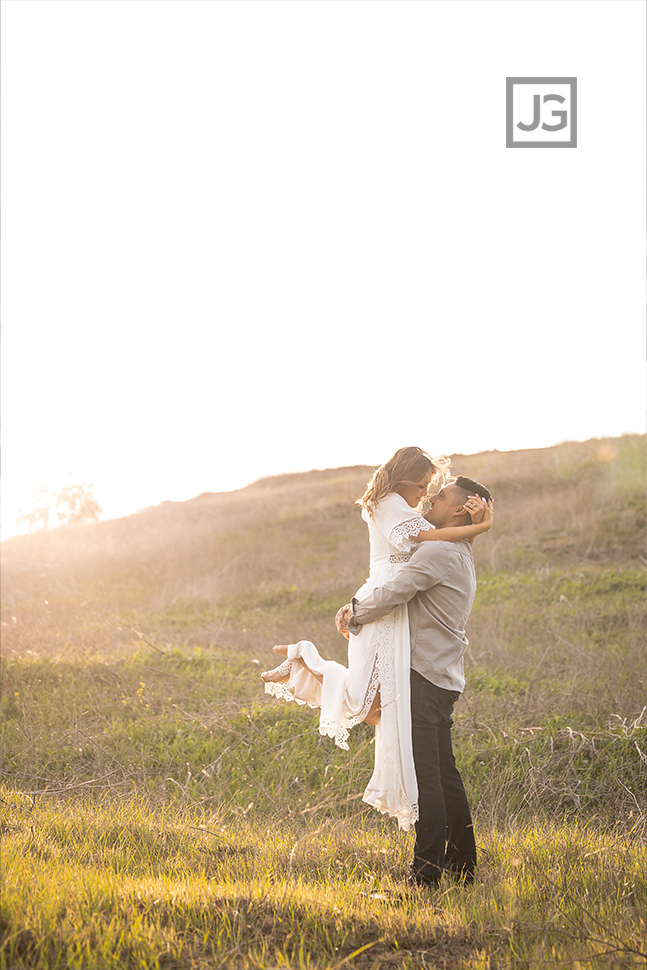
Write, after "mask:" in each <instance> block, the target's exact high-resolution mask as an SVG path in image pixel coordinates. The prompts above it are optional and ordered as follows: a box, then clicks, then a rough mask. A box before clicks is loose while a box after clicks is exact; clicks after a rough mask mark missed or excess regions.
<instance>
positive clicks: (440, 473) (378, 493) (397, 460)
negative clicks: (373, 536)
mask: <svg viewBox="0 0 647 970" xmlns="http://www.w3.org/2000/svg"><path fill="white" fill-rule="evenodd" d="M450 465H451V461H450V460H449V458H444V457H443V458H430V457H429V455H428V454H427V453H426V452H425V451H423V450H422V448H414V447H410V448H399V449H398V451H396V453H395V454H394V455H393V457H392V458H389V460H388V461H387V462H385V463H384V464H383V465H380V467H379V468H378V469H377V470H376V472H375V474H374V475H373V477H372V478H371V480H370V482H369V483H368V485H367V486H366V491H365V492H364V494H363V495H362V497H361V498H358V499H357V502H356V503H355V504H356V505H361V506H362V508H363V509H366V511H367V512H368V514H369V515H371V516H372V515H373V512H374V511H375V506H376V505H377V503H378V502H379V501H380V499H383V498H384V496H385V495H388V494H389V492H394V491H396V489H397V486H398V485H419V484H420V482H421V481H422V480H423V479H424V478H425V476H427V475H428V474H429V472H431V481H432V484H434V485H437V484H440V485H442V484H443V483H444V481H445V478H446V477H447V475H448V474H449V468H450Z"/></svg>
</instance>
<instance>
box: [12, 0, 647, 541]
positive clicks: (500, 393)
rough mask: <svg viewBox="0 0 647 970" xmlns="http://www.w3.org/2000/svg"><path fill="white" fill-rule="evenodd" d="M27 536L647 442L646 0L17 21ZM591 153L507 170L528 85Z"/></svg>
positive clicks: (106, 6)
mask: <svg viewBox="0 0 647 970" xmlns="http://www.w3.org/2000/svg"><path fill="white" fill-rule="evenodd" d="M2 6H3V10H2V190H3V191H2V195H3V198H2V203H3V220H2V232H3V267H2V269H3V280H2V282H3V287H2V316H3V331H2V341H3V347H2V350H3V355H2V367H3V373H2V404H3V440H2V444H3V467H2V487H3V503H2V525H3V533H2V534H3V536H4V537H6V536H8V535H11V534H12V532H14V531H16V527H15V525H14V520H15V518H16V516H17V514H18V511H19V509H20V508H21V507H24V508H29V507H30V503H31V504H33V497H34V491H35V489H36V488H37V487H38V486H39V485H41V484H44V485H46V486H48V487H54V486H55V485H57V484H60V483H64V482H82V483H92V484H94V487H95V494H96V497H97V499H98V500H99V502H100V503H101V504H102V505H103V507H104V518H110V517H113V516H119V515H124V514H128V513H130V512H133V511H135V510H136V509H138V508H141V507H143V506H148V505H154V504H157V503H159V502H161V501H163V500H165V499H171V500H182V499H187V498H191V497H192V496H194V495H197V494H199V493H200V492H203V491H220V490H229V489H232V488H238V487H241V486H243V485H245V484H248V483H249V482H251V481H253V480H255V479H257V478H259V477H261V476H264V475H271V474H278V473H283V472H292V471H301V470H307V469H310V468H325V467H336V466H341V465H349V464H360V463H366V464H375V465H377V464H379V463H380V462H382V461H385V460H386V459H387V458H388V457H389V456H390V455H391V454H392V452H393V451H394V450H395V449H396V448H398V447H400V446H402V445H405V444H418V445H420V446H421V447H423V448H425V449H426V450H428V451H430V452H431V453H433V454H440V453H443V452H463V453H474V452H477V451H482V450H488V449H493V448H497V449H499V450H509V449H518V448H533V447H543V446H547V445H551V444H554V443H557V442H559V441H563V440H584V439H586V438H590V437H597V436H600V437H601V436H608V435H619V434H622V433H624V432H636V431H637V432H642V431H644V430H645V353H644V350H645V337H644V331H645V316H644V314H645V284H644V265H645V233H644V220H645V188H644V185H645V47H644V28H645V5H644V4H643V3H642V2H640V0H336V2H331V0H300V2H297V0H278V2H277V0H120V2H115V0H85V2H79V0H4V2H3V5H2ZM508 76H511V77H577V79H578V147H577V148H573V149H548V148H542V149H531V148H528V149H507V148H506V147H505V107H506V102H505V80H506V77H508Z"/></svg>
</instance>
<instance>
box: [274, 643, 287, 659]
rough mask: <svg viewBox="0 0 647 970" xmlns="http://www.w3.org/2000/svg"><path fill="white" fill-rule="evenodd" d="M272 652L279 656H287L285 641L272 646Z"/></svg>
mask: <svg viewBox="0 0 647 970" xmlns="http://www.w3.org/2000/svg"><path fill="white" fill-rule="evenodd" d="M272 650H273V651H274V653H278V655H279V657H287V655H288V645H287V643H279V644H277V645H276V646H275V647H272Z"/></svg>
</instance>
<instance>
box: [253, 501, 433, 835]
mask: <svg viewBox="0 0 647 970" xmlns="http://www.w3.org/2000/svg"><path fill="white" fill-rule="evenodd" d="M362 518H363V519H364V521H365V522H366V523H367V525H368V533H369V540H370V548H371V555H370V571H369V578H368V579H367V580H366V583H365V584H364V586H362V588H361V589H360V590H359V591H358V593H357V596H358V597H361V596H362V594H365V593H367V592H368V591H369V590H371V589H373V588H375V587H376V586H381V585H382V584H383V583H386V582H388V581H389V579H391V578H392V576H393V575H394V574H395V572H396V571H397V569H398V568H399V566H400V565H401V564H402V563H403V562H406V561H407V560H408V559H409V558H410V556H411V553H412V551H413V550H414V548H415V547H416V545H417V543H416V542H415V541H414V540H413V539H412V536H416V535H418V534H419V533H420V532H421V531H422V530H424V529H428V528H429V523H428V522H426V521H425V519H423V518H422V516H420V515H418V514H416V513H415V512H414V511H413V509H412V508H411V507H410V506H409V505H408V504H407V503H406V502H405V500H404V499H403V498H402V497H401V496H400V495H398V494H397V493H396V492H390V493H389V494H388V495H387V496H385V498H383V499H382V500H381V501H380V502H379V503H378V505H377V506H376V508H375V512H374V514H373V516H372V517H371V516H369V515H368V514H367V512H366V511H365V510H364V511H362ZM288 659H289V660H291V661H293V663H292V666H291V669H290V677H289V680H288V681H287V682H285V683H282V684H275V683H274V684H273V683H268V684H266V685H265V692H266V693H268V694H273V695H274V696H276V697H283V698H284V699H285V700H290V701H296V702H297V703H299V704H309V705H310V706H311V707H319V708H321V717H320V720H319V731H320V732H321V734H325V735H328V736H329V737H333V738H334V739H335V743H336V744H337V745H339V747H340V748H346V749H347V748H348V732H349V729H350V728H352V727H353V725H355V724H358V723H359V722H360V721H363V720H364V718H365V717H366V715H367V713H368V711H369V709H370V707H371V704H372V703H373V700H374V699H375V694H376V691H377V689H378V687H379V689H380V706H381V715H380V722H379V724H378V725H377V727H376V730H375V768H374V771H373V774H372V776H371V780H370V781H369V783H368V786H367V788H366V791H365V792H364V801H365V802H368V804H369V805H373V806H374V807H375V808H377V809H378V810H379V811H381V812H386V813H388V814H389V815H391V816H394V817H396V818H397V819H398V822H399V824H400V827H401V828H402V829H404V830H407V829H409V828H410V827H411V825H412V824H413V823H414V822H415V821H416V819H417V818H418V786H417V782H416V773H415V768H414V764H413V749H412V744H411V702H410V685H409V679H410V644H409V618H408V613H407V607H406V605H404V606H399V607H397V608H396V609H395V610H392V611H391V613H387V615H386V616H384V617H382V618H381V619H379V620H376V621H375V622H374V623H367V624H365V625H364V626H362V627H361V629H360V632H359V634H357V635H353V636H351V637H350V640H349V643H348V668H346V667H344V666H343V665H342V664H338V663H336V662H335V661H332V660H324V659H323V658H322V657H321V655H320V654H319V652H318V650H317V648H316V647H315V645H314V644H313V643H312V642H311V641H310V640H300V641H299V643H294V644H290V646H289V647H288Z"/></svg>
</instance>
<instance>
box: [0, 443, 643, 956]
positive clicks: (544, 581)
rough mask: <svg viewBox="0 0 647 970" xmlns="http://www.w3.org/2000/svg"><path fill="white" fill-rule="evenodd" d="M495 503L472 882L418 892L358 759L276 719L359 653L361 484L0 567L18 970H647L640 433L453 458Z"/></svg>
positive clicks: (481, 596)
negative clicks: (273, 674) (293, 686)
mask: <svg viewBox="0 0 647 970" xmlns="http://www.w3.org/2000/svg"><path fill="white" fill-rule="evenodd" d="M455 468H456V470H457V472H459V473H460V472H463V473H466V474H471V475H473V476H474V477H477V478H479V479H481V480H482V481H484V482H485V483H486V484H488V485H489V486H490V487H491V489H492V491H493V493H494V495H495V499H496V505H497V515H496V524H495V529H494V530H493V531H492V533H490V534H488V535H487V536H485V537H482V538H480V539H479V540H477V545H476V557H477V569H478V572H479V590H478V593H477V599H476V603H475V607H474V610H473V613H472V617H471V619H470V626H469V630H468V633H469V636H470V648H469V650H468V655H467V658H466V673H467V680H468V687H467V690H466V692H465V695H464V696H463V698H462V699H461V701H460V703H459V705H458V708H457V717H456V726H455V729H454V734H455V747H456V751H457V760H458V762H459V766H460V768H461V770H462V773H463V777H464V780H465V784H466V788H467V790H468V795H469V797H470V800H471V802H472V804H473V807H474V816H475V825H476V831H477V843H478V847H479V854H480V865H479V873H478V880H477V882H476V885H475V886H474V887H472V888H461V887H458V886H452V885H447V886H445V885H442V886H441V888H440V889H439V890H438V891H436V892H420V891H418V892H415V891H410V890H409V889H408V888H407V887H406V883H405V875H406V870H407V865H408V860H409V855H410V851H411V844H412V835H411V834H407V835H403V834H401V833H398V831H397V828H396V827H395V825H394V823H393V822H392V821H390V820H388V819H385V818H383V817H381V816H379V815H377V814H376V813H375V812H373V811H372V810H371V809H369V808H368V807H366V806H364V805H363V803H362V802H361V793H362V791H363V789H364V786H365V784H366V781H367V779H368V776H369V774H370V770H371V763H372V738H373V732H372V729H371V728H369V727H368V726H365V725H360V726H359V727H358V728H356V729H355V730H354V732H353V734H352V735H351V750H350V752H343V751H340V750H339V749H336V748H335V747H334V745H333V744H332V742H331V741H329V739H324V738H320V737H319V735H318V732H317V717H316V714H315V712H312V711H309V710H306V709H303V708H300V707H297V706H296V705H286V704H281V703H278V702H276V701H274V700H271V699H269V698H266V697H265V695H264V694H263V690H262V685H261V683H260V680H259V676H258V675H259V671H260V670H261V669H262V668H263V666H265V665H266V664H267V663H268V662H269V661H270V660H271V652H270V648H271V645H272V644H273V643H276V642H286V641H288V640H296V639H299V638H300V637H305V636H307V637H309V638H311V639H313V640H315V642H317V643H318V644H320V645H321V647H322V649H323V651H325V652H326V653H327V654H328V655H330V656H334V657H336V658H337V659H343V657H344V653H345V642H344V641H342V640H341V639H340V638H338V636H337V634H336V633H335V631H334V627H333V625H332V617H333V616H334V613H335V611H336V609H337V608H338V607H339V606H340V605H341V604H342V603H343V602H345V601H346V600H347V599H348V596H349V594H351V593H352V592H354V590H355V589H356V588H357V586H359V585H360V584H361V582H362V581H363V579H364V576H365V570H366V562H367V555H368V550H367V543H366V536H365V529H364V526H363V524H362V523H361V521H360V520H359V516H358V512H357V509H356V508H355V507H354V506H353V501H354V499H355V498H356V497H357V495H359V494H361V492H362V490H363V486H364V484H365V482H366V479H367V478H368V476H369V474H370V471H371V470H370V469H367V468H350V469H337V470H329V471H325V472H312V473H309V474H304V475H295V476H285V477H283V478H278V479H268V480H264V481H261V482H258V483H256V484H255V485H253V486H250V487H249V488H247V489H243V490H241V491H239V492H235V493H229V494H221V495H218V494H205V495H203V496H200V497H199V498H197V499H194V500H193V501H192V502H187V503H166V504H164V505H163V506H160V507H159V508H156V509H149V510H144V511H142V512H140V513H138V514H137V515H135V516H132V517H130V518H128V519H124V520H119V521H115V522H105V523H99V524H97V525H95V526H88V527H82V528H76V529H75V528H72V527H67V528H62V529H58V530H53V531H51V532H48V533H43V534H37V535H33V536H29V537H22V538H16V539H12V540H8V541H6V542H5V543H3V544H2V555H3V584H2V594H3V611H2V631H3V661H2V713H3V719H2V720H3V766H2V775H1V788H0V796H1V798H2V802H1V803H0V808H1V809H2V821H1V823H0V832H1V835H2V876H3V894H2V910H1V921H2V949H1V951H0V967H3V968H7V970H10V968H12V970H13V968H16V970H18V968H27V967H29V968H49V967H60V968H68V967H69V968H88V970H89V968H95V967H96V968H106V970H108V968H110V970H117V968H127V970H135V968H166V970H171V968H177V970H184V968H187V970H188V968H205V970H206V968H211V967H235V968H241V970H242V968H258V970H261V968H263V970H269V968H273V967H282V968H292V967H294V968H296V967H304V968H313V970H332V968H342V967H358V968H361V970H368V968H372V967H376V968H377V967H382V966H392V967H397V968H418V967H421V968H425V967H428V968H432V967H433V968H441V967H444V968H448V970H450V968H472V970H477V968H490V970H495V968H496V970H498V968H505V967H528V968H534V967H586V968H597V967H600V968H602V967H604V968H609V967H631V968H633V967H637V966H641V965H644V964H645V961H646V960H647V925H646V924H647V916H646V913H647V878H646V873H647V847H646V844H645V835H646V832H647V829H646V824H645V823H646V804H647V798H646V796H647V783H646V777H647V775H646V769H647V710H646V705H647V691H646V681H647V665H646V663H645V581H644V566H645V558H644V557H645V511H644V483H645V439H644V437H636V436H627V437H624V438H620V439H613V440H604V441H592V442H585V443H582V444H575V443H569V444H566V445H561V446H558V447H556V448H551V449H542V450H540V451H530V452H515V453H508V454H506V453H501V454H499V453H496V452H495V453H487V454H483V455H476V456H470V457H462V456H457V457H456V458H455Z"/></svg>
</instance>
